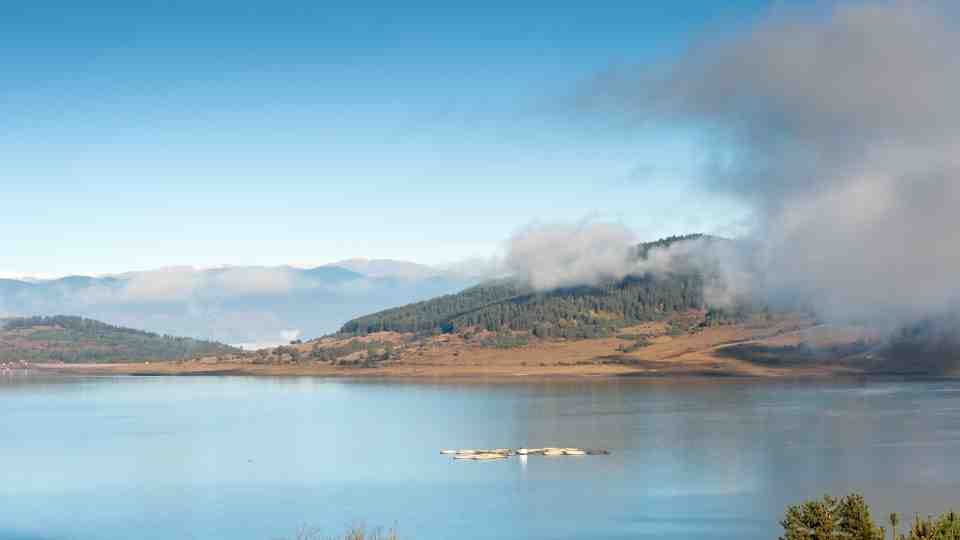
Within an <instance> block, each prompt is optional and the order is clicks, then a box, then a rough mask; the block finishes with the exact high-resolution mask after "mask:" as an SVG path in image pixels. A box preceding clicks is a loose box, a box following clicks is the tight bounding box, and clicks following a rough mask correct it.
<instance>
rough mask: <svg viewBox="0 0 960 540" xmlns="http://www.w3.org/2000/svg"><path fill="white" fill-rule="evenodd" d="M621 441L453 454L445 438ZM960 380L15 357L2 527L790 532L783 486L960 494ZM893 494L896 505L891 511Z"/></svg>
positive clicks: (938, 497)
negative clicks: (441, 372) (671, 376)
mask: <svg viewBox="0 0 960 540" xmlns="http://www.w3.org/2000/svg"><path fill="white" fill-rule="evenodd" d="M521 446H532V447H537V446H581V447H596V448H606V449H609V450H610V451H611V452H612V454H611V455H609V456H585V457H563V458H546V457H530V458H529V459H528V460H526V462H525V463H524V462H522V461H521V460H520V459H518V458H511V459H510V460H506V461H498V462H485V463H480V462H454V461H452V460H450V459H449V458H448V457H447V456H441V455H440V454H439V450H440V449H441V448H451V447H452V448H458V447H461V448H476V447H521ZM957 456H960V382H953V381H933V382H891V381H870V382H863V383H852V382H846V383H823V382H819V383H779V382H778V383H770V382H733V381H722V382H694V381H674V382H671V381H637V380H622V381H584V382H541V383H512V384H481V383H470V384H450V383H445V384H412V383H398V382H371V381H342V380H326V379H315V378H286V379H281V378H244V377H179V378H162V377H84V378H80V377H77V378H56V377H26V376H16V377H5V378H0V539H3V540H59V539H78V540H85V539H110V540H113V539H116V540H120V539H123V540H129V539H131V538H136V539H138V540H153V539H158V540H159V539H163V540H170V539H207V538H215V539H219V538H224V539H232V540H253V539H257V540H274V539H278V538H292V537H294V536H295V533H296V532H297V530H298V529H299V528H300V527H301V526H304V525H308V526H313V527H319V528H321V529H322V530H324V531H326V532H329V533H330V534H334V533H337V532H340V531H342V529H344V528H345V527H346V526H348V525H350V524H353V523H358V522H365V523H367V524H370V525H383V526H388V527H391V526H392V527H396V529H397V530H398V531H399V533H400V536H401V538H417V539H420V540H432V539H452V538H457V539H503V538H530V539H567V538H591V539H626V538H631V539H634V538H667V537H669V538H731V539H733V538H737V539H774V538H776V536H777V534H778V533H779V526H778V525H777V520H778V519H779V518H780V516H781V514H782V512H783V509H784V507H785V506H786V505H787V504H789V503H793V502H798V501H800V500H802V499H804V498H808V497H812V496H816V495H819V494H822V493H824V492H831V493H835V494H842V493H846V492H848V491H850V490H860V491H863V492H865V493H866V494H867V498H868V502H870V503H871V504H872V506H873V507H874V511H875V513H876V514H875V515H880V516H882V515H885V513H886V512H889V511H890V510H893V509H896V510H898V511H901V512H906V513H912V512H913V511H915V510H922V511H924V512H939V511H941V510H944V509H946V508H947V507H948V506H950V505H954V506H957V507H960V467H955V466H954V465H955V464H956V462H957V459H958V457H957ZM880 512H883V513H880Z"/></svg>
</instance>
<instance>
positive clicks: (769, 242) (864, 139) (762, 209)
mask: <svg viewBox="0 0 960 540" xmlns="http://www.w3.org/2000/svg"><path fill="white" fill-rule="evenodd" d="M950 9H953V8H951V7H950V6H949V5H948V4H946V3H931V2H907V1H902V2H883V3H879V2H874V3H869V2H868V3H862V2H858V3H852V4H848V5H842V6H840V7H837V8H834V9H833V10H831V11H830V12H829V13H827V14H825V15H823V14H821V15H811V14H800V13H777V14H775V15H773V16H771V17H769V18H767V19H766V20H764V21H761V22H760V23H758V24H757V25H756V26H754V27H753V28H752V29H751V30H750V31H749V32H746V33H741V34H738V35H735V36H727V37H721V38H716V39H714V40H712V41H710V42H707V43H703V44H702V45H701V46H699V47H697V48H695V49H693V50H692V51H691V52H690V53H689V54H687V55H686V56H685V57H684V58H683V59H682V60H680V61H678V62H677V63H676V64H675V65H673V66H672V67H671V69H670V70H669V71H668V72H667V73H666V74H664V73H663V72H660V73H652V72H651V70H646V69H643V68H640V69H635V70H619V71H617V72H613V73H609V74H606V75H605V76H603V77H601V78H599V80H597V81H595V83H594V84H593V85H592V86H591V88H590V90H589V91H588V92H587V93H586V94H587V95H586V99H585V103H586V104H587V105H588V106H590V107H593V108H595V109H599V110H601V111H604V112H607V113H609V112H613V113H615V114H616V115H617V117H618V118H621V119H622V118H627V119H629V120H630V121H631V122H633V121H637V120H640V121H643V122H650V123H655V124H659V123H670V124H671V125H674V126H676V125H680V126H683V127H686V128H690V129H694V130H698V131H699V132H700V133H702V134H703V135H704V137H705V138H706V140H707V141H709V142H708V144H707V145H705V146H706V148H707V150H708V151H709V152H711V154H712V157H713V158H712V159H710V160H708V161H709V162H710V163H711V165H710V167H709V168H707V170H705V171H704V181H705V184H706V186H707V187H708V188H709V189H711V190H714V191H715V192H717V193H722V194H724V195H733V196H736V197H739V198H740V199H741V200H743V201H745V202H746V203H748V204H749V205H750V207H751V208H752V209H753V211H754V212H753V213H754V218H755V220H754V224H753V228H752V233H751V237H752V240H754V241H756V244H757V246H758V247H757V250H756V252H755V253H754V254H753V256H752V259H751V260H750V261H749V262H748V263H745V264H742V265H741V266H743V267H745V268H749V269H750V271H751V272H756V274H755V275H754V276H753V280H752V281H753V282H754V287H755V289H762V290H761V291H756V292H762V293H763V294H764V295H765V296H767V297H770V298H777V297H784V296H789V297H794V298H803V299H805V301H807V302H809V303H811V304H813V305H814V306H816V307H817V308H818V309H819V310H820V311H821V313H822V314H823V315H825V316H828V317H836V318H845V319H849V318H855V319H863V318H868V317H871V316H873V315H876V314H878V313H882V314H886V315H889V316H895V317H898V318H905V319H912V318H918V317H922V316H926V315H930V314H936V313H939V312H943V311H945V310H947V309H949V308H950V307H951V306H953V305H954V304H955V303H956V302H957V300H958V290H960V286H958V281H957V277H956V276H957V275H958V274H960V237H958V234H960V233H958V231H960V103H958V96H960V54H957V51H960V33H958V29H957V27H956V21H957V20H958V19H957V18H956V17H955V16H954V15H955V13H953V12H950V11H949V10H950Z"/></svg>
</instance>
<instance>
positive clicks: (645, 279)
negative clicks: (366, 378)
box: [340, 235, 723, 338]
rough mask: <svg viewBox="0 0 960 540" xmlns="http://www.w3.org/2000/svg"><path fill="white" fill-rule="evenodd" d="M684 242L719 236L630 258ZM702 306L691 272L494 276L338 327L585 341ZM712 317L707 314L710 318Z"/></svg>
mask: <svg viewBox="0 0 960 540" xmlns="http://www.w3.org/2000/svg"><path fill="white" fill-rule="evenodd" d="M690 240H703V241H706V242H720V241H723V240H721V239H717V238H712V237H705V236H703V235H688V236H675V237H670V238H665V239H662V240H658V241H656V242H648V243H644V244H640V245H638V246H637V248H636V253H635V257H636V258H637V260H638V261H640V260H644V259H646V257H647V256H648V254H649V253H650V252H651V251H652V250H654V249H658V248H667V247H669V246H671V245H673V244H675V243H677V242H682V241H690ZM705 307H707V306H706V305H705V302H704V276H703V275H701V273H700V272H698V271H696V270H688V271H682V272H673V273H665V274H662V275H653V274H642V275H634V276H628V277H627V278H625V279H623V280H622V281H619V282H615V283H608V284H604V285H600V286H593V287H589V286H583V287H574V288H565V289H556V290H551V291H534V290H531V289H530V288H529V287H526V286H525V285H523V284H522V283H519V282H517V281H513V280H501V281H494V282H488V283H484V284H481V285H478V286H475V287H471V288H469V289H466V290H464V291H462V292H460V293H457V294H450V295H445V296H441V297H439V298H435V299H432V300H427V301H425V302H418V303H415V304H410V305H406V306H402V307H398V308H393V309H388V310H385V311H381V312H378V313H373V314H371V315H367V316H364V317H360V318H357V319H353V320H351V321H349V322H347V323H346V324H344V325H343V327H342V328H341V330H340V334H341V335H365V334H369V333H371V332H413V333H437V332H442V333H450V332H458V331H462V330H466V329H470V328H475V329H480V330H486V331H490V332H506V331H524V332H530V333H532V334H533V335H535V336H537V337H566V338H588V337H597V336H602V335H609V333H610V332H611V331H612V330H613V329H615V328H620V327H623V326H627V325H630V324H637V323H642V322H649V321H657V320H662V319H664V318H665V317H667V316H669V315H670V314H673V313H679V312H684V311H687V310H691V309H704V308H705ZM718 315H720V314H719V313H718V312H711V314H710V317H711V318H713V317H716V316H718Z"/></svg>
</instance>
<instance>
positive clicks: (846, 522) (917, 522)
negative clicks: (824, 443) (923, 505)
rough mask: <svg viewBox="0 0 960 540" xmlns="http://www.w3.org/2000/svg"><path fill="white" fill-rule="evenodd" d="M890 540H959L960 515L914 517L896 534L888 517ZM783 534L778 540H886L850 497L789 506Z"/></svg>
mask: <svg viewBox="0 0 960 540" xmlns="http://www.w3.org/2000/svg"><path fill="white" fill-rule="evenodd" d="M887 523H888V524H889V525H890V538H891V539H892V540H960V514H957V513H956V512H953V511H950V512H946V513H944V514H941V515H940V516H939V517H933V516H927V517H926V518H921V517H920V516H919V515H917V516H915V517H914V519H913V521H912V522H911V523H909V524H908V525H907V526H906V527H907V528H906V530H905V532H903V533H899V534H898V532H899V531H898V526H899V525H900V517H899V516H898V515H897V514H895V513H894V514H890V516H889V517H888V520H887ZM780 525H781V526H782V527H783V530H784V534H783V536H781V537H780V540H841V539H842V540H885V538H887V529H886V527H885V526H881V525H877V524H876V523H875V522H874V521H873V518H872V517H871V516H870V507H869V506H867V503H866V502H865V501H864V499H863V496H861V495H858V494H851V495H847V496H845V497H840V498H835V497H830V496H824V497H823V498H822V499H819V500H812V501H806V502H804V503H802V504H798V505H794V506H789V507H787V511H786V513H785V514H784V517H783V520H782V521H781V522H780Z"/></svg>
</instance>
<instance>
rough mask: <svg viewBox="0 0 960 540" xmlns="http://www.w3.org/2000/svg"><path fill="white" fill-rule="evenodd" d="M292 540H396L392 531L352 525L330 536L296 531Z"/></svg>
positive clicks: (305, 529)
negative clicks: (338, 533) (342, 531)
mask: <svg viewBox="0 0 960 540" xmlns="http://www.w3.org/2000/svg"><path fill="white" fill-rule="evenodd" d="M292 540H398V537H397V532H396V531H395V530H393V529H379V528H377V529H370V530H368V529H367V528H366V527H365V526H363V525H354V526H353V527H350V528H349V529H347V530H346V532H344V533H343V534H340V535H336V536H330V535H328V534H325V533H324V532H323V531H321V530H320V529H309V528H303V529H300V530H299V531H297V534H296V535H294V537H293V538H292Z"/></svg>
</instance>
